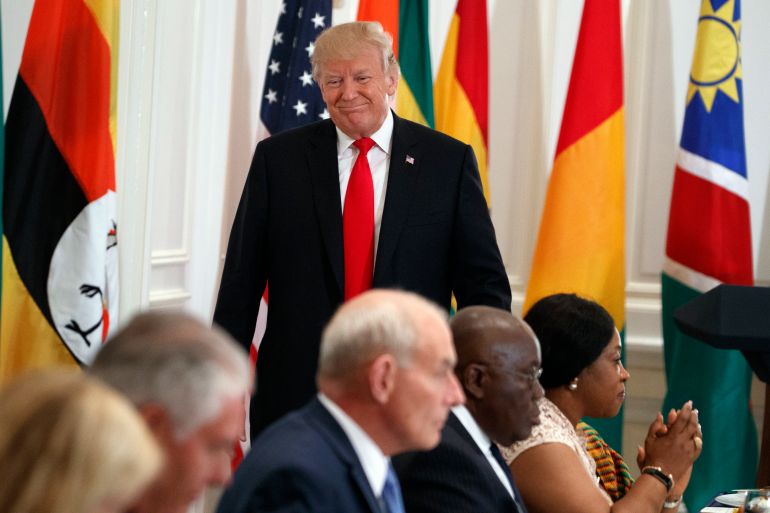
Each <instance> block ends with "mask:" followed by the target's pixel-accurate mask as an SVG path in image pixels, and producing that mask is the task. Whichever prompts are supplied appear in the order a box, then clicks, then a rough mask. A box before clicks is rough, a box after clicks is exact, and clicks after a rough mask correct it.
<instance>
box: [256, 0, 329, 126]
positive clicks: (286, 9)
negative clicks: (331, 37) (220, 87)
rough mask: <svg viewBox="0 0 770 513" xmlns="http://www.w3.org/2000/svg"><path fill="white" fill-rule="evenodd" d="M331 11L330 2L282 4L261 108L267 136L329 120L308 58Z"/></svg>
mask: <svg viewBox="0 0 770 513" xmlns="http://www.w3.org/2000/svg"><path fill="white" fill-rule="evenodd" d="M331 10H332V8H331V0H285V1H283V2H281V10H280V14H279V15H278V24H277V26H276V28H275V33H274V34H273V47H272V50H271V51H270V58H269V59H268V65H267V73H266V76H265V88H264V91H263V92H262V106H261V108H260V118H261V120H262V123H263V124H264V126H265V128H267V131H268V132H269V133H270V134H275V133H278V132H281V131H283V130H287V129H289V128H294V127H298V126H301V125H304V124H307V123H312V122H313V121H318V120H320V119H325V118H327V117H329V114H328V112H327V111H326V107H325V105H324V102H323V99H322V98H321V90H320V89H319V88H318V85H316V83H315V82H314V81H313V78H312V69H311V66H310V56H311V55H313V50H314V48H315V39H316V37H318V34H320V33H321V31H323V30H324V29H325V28H327V27H329V26H330V25H331Z"/></svg>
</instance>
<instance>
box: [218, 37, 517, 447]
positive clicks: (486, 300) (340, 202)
mask: <svg viewBox="0 0 770 513" xmlns="http://www.w3.org/2000/svg"><path fill="white" fill-rule="evenodd" d="M398 73H399V71H398V64H397V63H396V60H395V58H394V56H393V51H392V48H391V45H390V39H389V37H388V36H387V35H386V34H385V33H384V32H382V28H381V27H380V26H379V24H377V23H360V22H357V23H350V24H344V25H337V26H334V27H332V28H330V29H328V30H327V31H325V32H324V33H323V34H321V35H320V36H319V37H318V39H317V40H316V43H315V48H314V51H313V77H314V78H315V80H316V82H317V83H318V84H319V85H320V88H321V91H322V94H323V98H324V101H325V102H326V105H327V108H328V112H329V115H330V117H331V120H325V121H321V122H318V123H313V124H311V125H307V126H305V127H302V128H299V129H295V130H292V131H289V132H284V133H281V134H278V135H274V136H272V137H270V138H269V139H266V140H264V141H262V142H260V143H259V144H258V145H257V149H256V152H255V154H254V159H253V161H252V164H251V169H250V171H249V176H248V179H247V181H246V185H245V187H244V190H243V195H242V198H241V202H240V205H239V207H238V212H237V214H236V218H235V222H234V224H233V228H232V231H231V234H230V242H229V246H228V250H227V257H226V261H225V268H224V273H223V276H222V283H221V287H220V290H219V296H218V299H217V306H216V311H215V313H214V321H215V322H216V323H218V324H219V325H221V326H222V327H224V328H225V329H226V330H227V331H229V332H230V333H231V334H232V335H233V336H234V338H236V340H239V341H240V342H241V343H242V344H243V345H244V346H245V347H249V345H250V344H251V340H252V337H253V334H254V327H255V322H256V317H257V312H258V309H259V301H260V298H261V295H262V292H263V290H264V289H265V285H266V283H267V282H269V288H270V296H269V305H270V307H269V315H268V319H267V328H266V332H265V335H264V337H263V339H262V344H261V346H260V349H259V358H258V363H257V380H258V383H257V387H256V396H255V400H252V405H251V425H252V432H253V433H256V432H259V430H261V429H262V428H263V427H265V426H266V425H268V424H269V423H271V422H273V421H274V420H276V419H277V418H278V417H280V416H281V415H283V414H284V413H286V412H287V411H290V410H292V409H295V408H298V407H300V406H301V405H303V404H304V403H305V402H307V400H308V399H310V398H311V397H312V396H313V393H314V392H315V383H314V376H315V371H316V363H317V357H318V343H319V339H320V333H321V329H322V327H323V326H324V325H325V323H326V322H327V321H328V320H329V318H330V317H331V316H332V314H333V313H334V311H335V310H336V309H337V307H338V306H339V305H340V304H342V303H343V301H345V300H347V299H349V298H350V297H353V296H355V295H356V294H357V293H359V292H361V291H362V290H366V289H368V288H370V287H381V288H382V287H385V288H388V287H392V288H400V289H404V290H410V291H414V292H416V293H418V294H421V295H423V296H424V297H426V298H428V299H430V300H432V301H434V302H435V303H437V304H438V305H440V306H441V307H443V308H446V309H447V310H448V309H449V306H450V299H451V296H452V293H453V292H454V295H455V297H456V298H457V302H458V306H459V307H463V306H466V305H473V304H485V305H491V306H495V307H498V308H502V309H506V310H509V309H510V301H511V293H510V287H509V283H508V279H507V275H506V273H505V269H504V267H503V263H502V259H501V257H500V252H499V249H498V247H497V242H496V239H495V233H494V229H493V226H492V223H491V221H490V218H489V213H488V210H487V204H486V201H485V199H484V196H483V192H482V187H481V182H480V180H479V174H478V169H477V166H476V161H475V157H474V155H473V151H472V149H471V148H470V146H468V145H466V144H462V143H460V142H459V141H456V140H455V139H452V138H450V137H448V136H446V135H443V134H440V133H438V132H435V131H433V130H430V129H428V128H425V127H423V126H420V125H417V124H415V123H412V122H409V121H406V120H403V119H400V118H399V117H397V116H396V115H395V114H393V113H392V112H391V110H390V108H389V100H390V98H391V97H392V96H393V94H395V91H396V85H397V83H398ZM359 146H361V148H360V149H359Z"/></svg>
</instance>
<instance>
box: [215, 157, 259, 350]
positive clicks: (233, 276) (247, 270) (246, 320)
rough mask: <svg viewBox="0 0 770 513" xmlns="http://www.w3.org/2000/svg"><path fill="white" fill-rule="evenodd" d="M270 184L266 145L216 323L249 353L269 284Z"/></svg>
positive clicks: (244, 201) (241, 212) (233, 237)
mask: <svg viewBox="0 0 770 513" xmlns="http://www.w3.org/2000/svg"><path fill="white" fill-rule="evenodd" d="M268 201H269V195H268V181H267V164H266V159H265V153H264V144H263V143H259V144H258V145H257V149H256V151H255V152H254V158H253V159H252V162H251V168H250V169H249V175H248V177H247V179H246V185H245V186H244V188H243V194H242V195H241V201H240V203H239V204H238V210H237V212H236V214H235V221H234V222H233V227H232V230H231V231H230V240H229V242H228V245H227V254H226V257H225V266H224V271H223V272H222V281H221V285H220V287H219V294H218V296H217V304H216V308H215V310H214V322H215V323H217V324H218V325H220V326H221V327H222V328H224V329H225V330H226V331H227V332H229V333H230V334H231V335H232V336H233V338H235V339H236V340H237V341H238V342H239V343H240V344H241V345H242V346H243V347H244V348H245V349H246V350H247V351H248V350H249V348H250V346H251V340H252V338H253V336H254V328H255V326H256V322H257V314H258V313H259V302H260V299H261V297H262V293H263V291H264V289H265V284H266V283H267V265H268V261H267V253H268V251H267V240H268V238H267V229H268V211H269V209H268V206H269V205H268Z"/></svg>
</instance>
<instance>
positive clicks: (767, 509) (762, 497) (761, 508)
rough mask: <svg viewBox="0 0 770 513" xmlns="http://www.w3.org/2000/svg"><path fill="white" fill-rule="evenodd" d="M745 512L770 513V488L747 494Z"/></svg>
mask: <svg viewBox="0 0 770 513" xmlns="http://www.w3.org/2000/svg"><path fill="white" fill-rule="evenodd" d="M743 511H744V513H770V488H761V489H759V490H749V491H748V492H746V501H745V502H744V503H743Z"/></svg>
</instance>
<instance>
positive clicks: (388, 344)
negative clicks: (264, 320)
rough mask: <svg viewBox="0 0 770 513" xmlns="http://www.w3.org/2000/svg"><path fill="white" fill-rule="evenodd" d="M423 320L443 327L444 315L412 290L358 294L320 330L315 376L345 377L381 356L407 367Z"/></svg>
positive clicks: (445, 316) (375, 291)
mask: <svg viewBox="0 0 770 513" xmlns="http://www.w3.org/2000/svg"><path fill="white" fill-rule="evenodd" d="M426 316H428V317H430V316H432V317H435V318H436V319H438V321H439V322H443V323H446V318H447V315H446V313H445V312H443V311H442V310H441V309H439V308H438V306H436V305H434V304H433V303H431V302H429V301H427V300H426V299H424V298H422V297H420V296H418V295H417V294H414V293H411V292H402V291H386V290H379V291H378V290H373V291H369V292H367V293H365V294H362V295H360V296H358V297H357V298H356V299H354V300H352V301H350V302H348V303H346V304H345V305H343V306H342V307H341V308H340V309H339V310H338V311H337V313H335V314H334V316H333V317H332V319H331V321H329V324H328V325H327V326H326V329H324V332H323V336H322V337H321V347H320V353H319V361H318V376H319V377H320V378H331V379H342V378H345V377H347V376H350V375H351V374H352V373H353V372H351V371H355V370H356V369H360V368H361V367H363V366H364V365H366V364H367V363H368V362H370V361H371V360H372V359H374V358H375V357H377V356H378V355H380V354H383V353H389V354H392V355H393V356H394V357H395V358H396V361H397V362H398V364H399V365H400V366H402V367H408V366H409V365H410V364H411V360H412V354H413V352H414V349H415V346H416V344H417V342H418V340H419V331H420V324H421V322H422V321H423V320H424V319H425V318H426Z"/></svg>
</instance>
